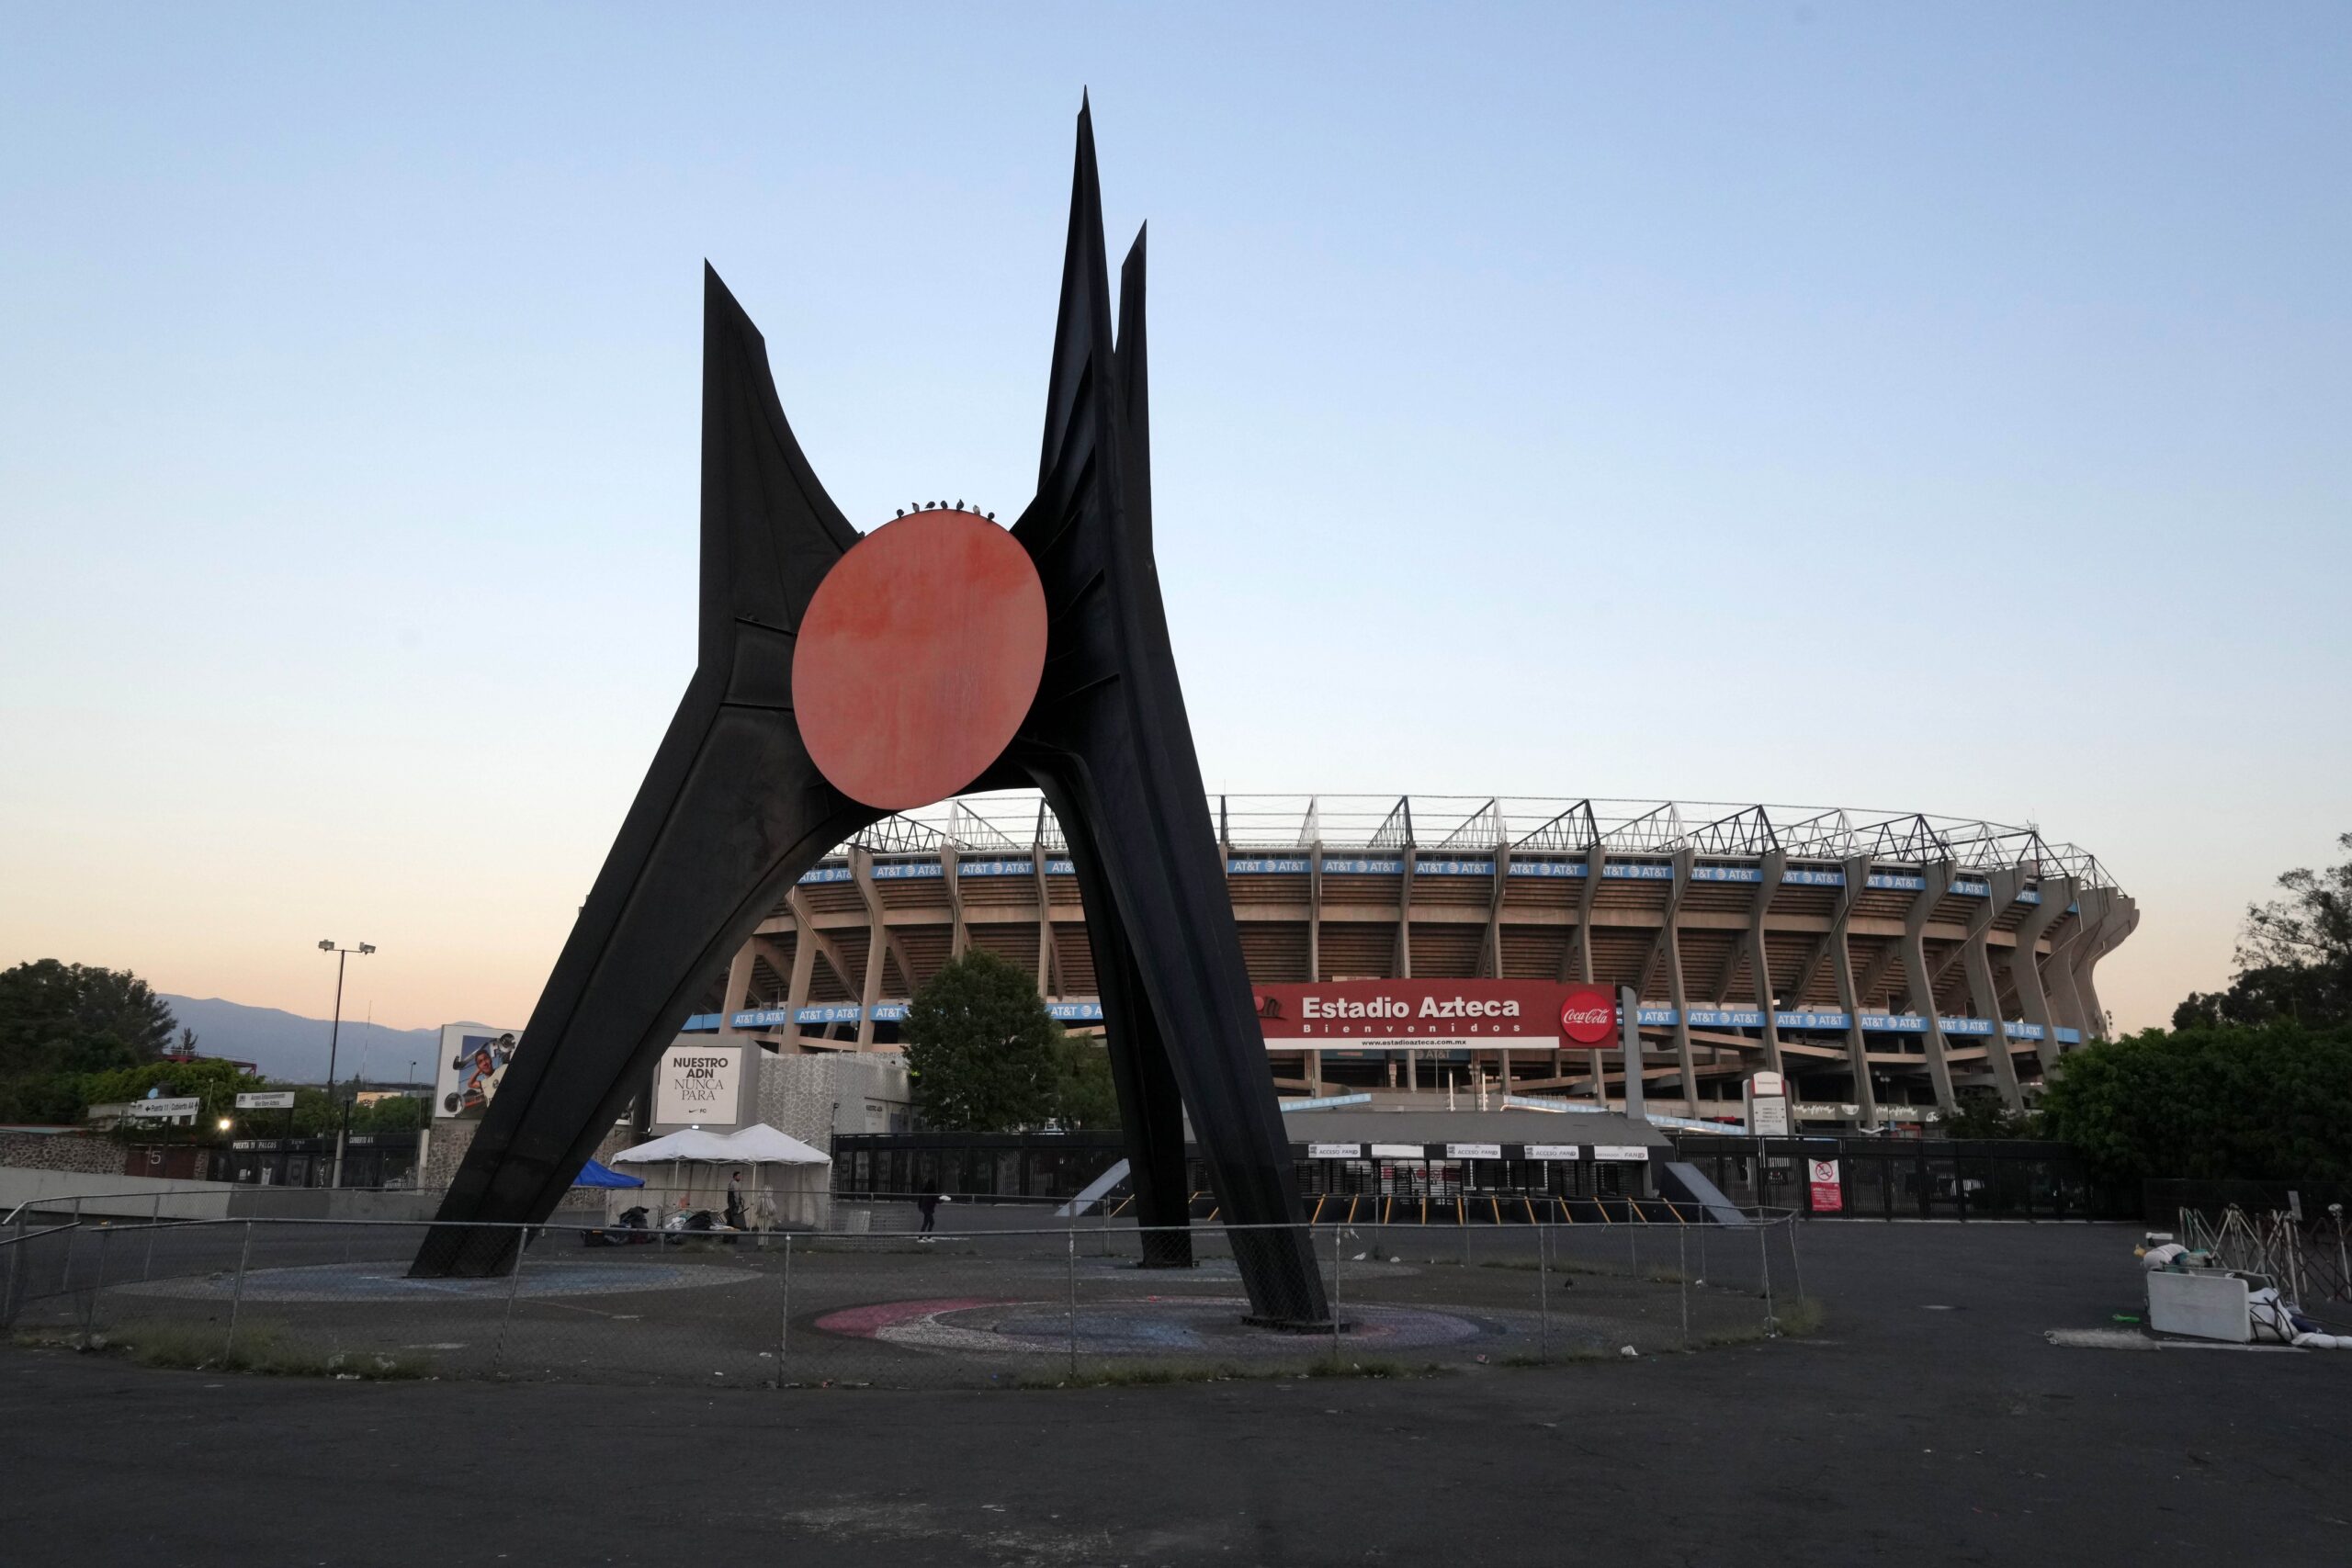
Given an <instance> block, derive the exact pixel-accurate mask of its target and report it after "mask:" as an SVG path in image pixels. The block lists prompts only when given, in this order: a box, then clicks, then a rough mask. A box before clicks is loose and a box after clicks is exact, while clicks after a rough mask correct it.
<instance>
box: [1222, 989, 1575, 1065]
mask: <svg viewBox="0 0 2352 1568" xmlns="http://www.w3.org/2000/svg"><path fill="white" fill-rule="evenodd" d="M1252 995H1253V999H1254V1001H1255V1002H1256V1004H1257V1010H1258V1027H1259V1029H1260V1031H1261V1032H1262V1033H1263V1034H1264V1035H1265V1039H1266V1044H1267V1046H1268V1047H1269V1048H1270V1049H1272V1050H1277V1051H1283V1050H1291V1051H1295V1050H1298V1049H1301V1048H1302V1047H1315V1046H1353V1047H1356V1048H1358V1049H1361V1048H1363V1047H1365V1046H1372V1047H1374V1048H1384V1047H1385V1048H1390V1049H1393V1048H1395V1047H1397V1046H1405V1045H1410V1046H1421V1047H1431V1048H1437V1049H1451V1050H1466V1049H1469V1048H1471V1047H1474V1046H1486V1047H1488V1048H1492V1047H1495V1046H1498V1045H1503V1046H1509V1045H1519V1046H1527V1047H1534V1048H1538V1049H1542V1050H1546V1051H1549V1050H1555V1049H1557V1048H1558V1046H1559V1043H1560V1014H1561V1005H1562V1003H1563V1002H1564V1001H1565V1000H1566V987H1562V986H1560V985H1559V984H1558V983H1557V982H1555V981H1550V980H1327V981H1325V982H1323V983H1321V984H1319V985H1272V984H1269V985H1261V986H1258V987H1252Z"/></svg>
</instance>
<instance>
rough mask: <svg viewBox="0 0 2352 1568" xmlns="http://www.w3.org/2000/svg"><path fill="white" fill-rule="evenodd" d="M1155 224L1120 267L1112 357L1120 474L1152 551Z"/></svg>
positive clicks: (1140, 234) (1141, 233)
mask: <svg viewBox="0 0 2352 1568" xmlns="http://www.w3.org/2000/svg"><path fill="white" fill-rule="evenodd" d="M1149 230H1150V226H1149V225H1148V224H1147V225H1145V226H1144V227H1143V228H1141V229H1137V230H1136V243H1134V244H1133V245H1131V246H1129V247H1128V249H1127V259H1126V260H1125V262H1124V263H1122V264H1121V265H1120V267H1119V338H1118V344H1117V346H1116V347H1115V348H1114V349H1113V350H1112V353H1111V395H1112V397H1113V398H1114V400H1116V401H1117V403H1118V408H1119V425H1120V429H1119V476H1120V480H1121V482H1122V484H1123V485H1124V486H1125V496H1124V497H1123V500H1124V502H1125V511H1126V524H1127V526H1128V528H1129V529H1130V530H1132V531H1133V532H1134V534H1135V536H1136V538H1138V539H1140V540H1142V541H1143V544H1144V547H1145V548H1146V549H1147V550H1148V549H1149V548H1150V547H1151V370H1150V364H1149V361H1148V356H1147V355H1146V353H1145V341H1146V333H1145V332H1144V308H1143V295H1144V240H1145V238H1146V236H1147V235H1148V232H1149Z"/></svg>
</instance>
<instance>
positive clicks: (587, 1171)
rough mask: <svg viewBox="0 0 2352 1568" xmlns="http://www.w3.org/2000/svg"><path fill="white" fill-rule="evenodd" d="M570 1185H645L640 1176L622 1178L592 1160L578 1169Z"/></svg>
mask: <svg viewBox="0 0 2352 1568" xmlns="http://www.w3.org/2000/svg"><path fill="white" fill-rule="evenodd" d="M571 1184H572V1185H573V1186H574V1187H642V1186H644V1185H645V1179H644V1178H643V1177H641V1176H623V1175H622V1174H621V1173H620V1172H619V1171H617V1170H615V1169H614V1168H612V1167H610V1166H606V1165H598V1164H597V1163H596V1162H595V1161H594V1160H593V1159H592V1160H590V1161H589V1162H588V1163H587V1164H586V1165H583V1166H582V1167H581V1168H580V1174H579V1175H578V1176H575V1177H573V1178H572V1179H571Z"/></svg>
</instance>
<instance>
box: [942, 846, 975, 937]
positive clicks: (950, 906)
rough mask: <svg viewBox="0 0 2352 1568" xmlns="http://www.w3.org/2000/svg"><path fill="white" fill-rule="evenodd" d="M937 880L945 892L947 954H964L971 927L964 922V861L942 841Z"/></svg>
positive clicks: (970, 935) (954, 849)
mask: <svg viewBox="0 0 2352 1568" xmlns="http://www.w3.org/2000/svg"><path fill="white" fill-rule="evenodd" d="M939 882H940V886H942V887H944V888H945V889H946V892H947V956H948V957H949V958H951V959H956V958H961V957H963V956H964V950H965V949H966V948H967V947H968V946H970V945H971V942H972V932H971V929H970V928H969V927H967V925H965V923H964V863H963V861H962V859H961V858H960V857H959V856H958V855H957V854H956V846H955V845H953V844H950V843H946V842H944V841H943V842H942V843H941V845H940V846H939Z"/></svg>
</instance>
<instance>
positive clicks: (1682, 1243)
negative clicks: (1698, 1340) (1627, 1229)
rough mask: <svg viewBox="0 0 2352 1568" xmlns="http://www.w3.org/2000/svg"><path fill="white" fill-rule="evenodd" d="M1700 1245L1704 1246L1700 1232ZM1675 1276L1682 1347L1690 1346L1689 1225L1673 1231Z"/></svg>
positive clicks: (1687, 1347)
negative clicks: (1679, 1293)
mask: <svg viewBox="0 0 2352 1568" xmlns="http://www.w3.org/2000/svg"><path fill="white" fill-rule="evenodd" d="M1701 1235H1702V1239H1701V1242H1700V1245H1701V1246H1702V1247H1703V1246H1705V1245H1706V1243H1705V1240H1704V1233H1703V1232H1702V1233H1701ZM1674 1262H1675V1270H1674V1272H1675V1277H1676V1278H1677V1279H1679V1280H1681V1281H1682V1348H1684V1349H1685V1350H1688V1349H1689V1348H1691V1227H1690V1226H1688V1225H1685V1226H1683V1227H1682V1228H1681V1229H1679V1230H1678V1231H1676V1232H1675V1233H1674Z"/></svg>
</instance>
